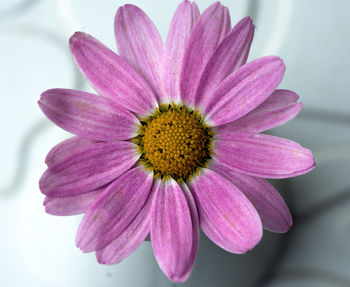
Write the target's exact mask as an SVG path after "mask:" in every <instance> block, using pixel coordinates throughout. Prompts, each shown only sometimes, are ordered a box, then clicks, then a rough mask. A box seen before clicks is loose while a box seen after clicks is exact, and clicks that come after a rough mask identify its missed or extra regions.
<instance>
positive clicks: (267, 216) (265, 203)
mask: <svg viewBox="0 0 350 287" xmlns="http://www.w3.org/2000/svg"><path fill="white" fill-rule="evenodd" d="M210 169H212V170H214V171H215V172H217V173H219V174H221V175H222V176H224V177H225V178H227V179H228V180H229V181H231V183H232V184H233V185H234V186H236V187H237V188H238V189H239V190H240V191H242V192H243V193H244V194H245V196H246V197H247V198H248V199H249V200H250V202H251V203H252V204H253V205H254V207H255V208H256V210H257V211H258V213H259V215H260V218H261V222H262V225H263V227H264V228H265V229H267V230H270V231H273V232H287V231H288V229H289V228H290V227H291V226H292V222H293V220H292V216H291V214H290V211H289V209H288V206H287V205H286V203H285V202H284V200H283V198H282V196H281V195H280V194H279V193H278V192H277V190H276V189H275V188H274V187H273V186H272V184H271V183H269V182H268V181H267V180H265V179H262V178H258V177H253V176H249V175H245V174H242V173H238V172H235V171H233V170H230V169H228V168H226V167H224V166H222V165H221V164H219V163H218V162H216V161H215V162H214V164H212V165H211V166H210Z"/></svg>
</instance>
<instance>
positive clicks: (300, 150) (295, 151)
mask: <svg viewBox="0 0 350 287" xmlns="http://www.w3.org/2000/svg"><path fill="white" fill-rule="evenodd" d="M217 137H218V139H217V141H216V142H215V149H214V153H215V155H216V156H217V160H218V162H220V163H221V164H222V165H224V166H226V167H227V168H230V169H232V170H234V171H238V172H241V173H245V174H249V175H253V176H257V177H267V178H286V177H293V176H297V175H300V174H304V173H307V172H309V171H310V170H312V169H313V168H314V167H315V162H314V158H313V156H312V153H311V151H310V150H308V149H306V148H304V147H302V146H301V145H299V144H298V143H296V142H293V141H290V140H287V139H283V138H279V137H275V136H270V135H264V134H254V135H252V134H232V133H229V132H228V133H220V134H218V135H217Z"/></svg>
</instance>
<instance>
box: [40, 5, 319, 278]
mask: <svg viewBox="0 0 350 287" xmlns="http://www.w3.org/2000/svg"><path fill="white" fill-rule="evenodd" d="M253 34H254V26H253V24H252V20H251V19H250V18H249V17H247V18H244V19H242V20H241V21H240V22H238V23H237V24H236V25H235V26H234V27H233V28H232V29H231V23H230V16H229V12H228V9H227V8H226V7H225V6H223V5H221V4H220V3H219V2H216V3H214V4H213V5H211V6H210V7H209V8H207V9H206V10H205V11H204V12H203V13H202V14H200V12H199V10H198V7H197V5H196V4H195V3H194V2H192V3H191V2H189V1H183V2H182V3H181V4H180V5H179V7H178V8H177V10H176V12H175V14H174V16H173V19H172V21H171V25H170V29H169V33H168V36H167V39H166V42H165V43H163V41H162V39H161V37H160V35H159V33H158V31H157V29H156V27H155V26H154V24H153V23H152V22H151V20H150V19H149V18H148V17H147V15H146V14H145V13H144V12H143V11H142V10H141V9H140V8H138V7H136V6H134V5H125V6H123V7H120V8H119V10H118V11H117V13H116V16H115V37H116V43H117V48H118V52H119V54H116V53H115V52H113V51H111V50H110V49H108V48H107V47H106V46H104V45H103V44H102V43H101V42H99V41H98V40H96V39H95V38H93V37H92V36H90V35H87V34H85V33H82V32H77V33H75V34H74V35H73V36H72V37H71V38H70V49H71V52H72V54H73V57H74V60H75V62H76V64H77V66H78V67H79V69H80V70H81V72H82V73H83V74H84V76H85V77H86V78H87V79H88V81H89V82H90V84H91V85H92V87H93V88H94V89H95V90H96V92H97V94H98V95H95V94H91V93H87V92H83V91H77V90H69V89H52V90H48V91H45V92H44V93H43V94H42V95H41V98H40V100H39V105H40V108H41V109H42V111H43V112H44V114H45V115H46V116H47V117H48V118H49V119H50V120H51V121H53V122H54V123H55V124H56V125H58V126H59V127H61V128H63V129H65V130H66V131H68V132H70V133H72V134H74V135H75V136H73V137H72V138H70V139H68V140H65V141H63V142H61V143H60V144H58V145H57V146H55V147H54V148H53V149H52V150H51V151H50V152H49V153H48V155H47V157H46V164H47V166H48V168H47V170H46V171H45V172H44V174H43V175H42V177H41V179H40V184H39V185H40V190H41V191H42V193H43V194H45V195H46V198H45V202H44V205H45V207H46V211H47V212H48V213H50V214H55V215H73V214H78V213H84V217H83V219H82V221H81V223H80V226H79V229H78V232H77V237H76V244H77V246H78V247H79V248H80V249H81V250H83V251H84V252H92V251H95V252H96V257H97V260H98V262H100V263H103V264H115V263H118V262H120V261H122V260H123V259H124V258H126V257H127V256H128V255H130V254H131V253H132V252H133V251H134V250H135V249H136V248H137V247H138V246H139V245H140V244H141V243H142V242H143V241H144V240H145V239H146V238H147V237H148V236H150V240H151V243H152V248H153V251H154V255H155V258H156V260H157V262H158V264H159V266H160V268H161V269H162V271H163V272H164V273H165V275H166V276H167V277H168V278H169V279H170V280H172V281H175V282H183V281H185V280H186V279H187V278H188V276H189V275H190V273H191V270H192V268H193V265H194V262H195V258H196V254H197V250H198V244H199V230H200V229H201V230H203V232H204V233H205V234H206V235H207V236H208V237H209V238H210V239H211V240H212V241H213V242H215V243H216V244H217V245H218V246H220V247H222V248H223V249H225V250H227V251H229V252H232V253H244V252H246V251H248V250H250V249H252V248H253V247H254V246H255V245H256V244H257V243H258V242H259V241H260V239H261V236H262V230H263V228H265V229H267V230H270V231H273V232H286V231H287V230H288V229H289V228H290V226H291V225H292V219H291V215H290V212H289V210H288V207H287V206H286V204H285V202H284V201H283V199H282V197H281V196H280V195H279V193H278V192H277V191H276V190H275V188H274V187H273V186H272V185H271V184H270V183H269V182H268V181H267V180H265V179H264V178H287V177H292V176H296V175H300V174H304V173H306V172H308V171H310V170H311V169H313V168H314V166H315V163H314V158H313V156H312V153H311V152H310V151H309V150H308V149H306V148H304V147H302V146H300V145H299V144H297V143H295V142H293V141H290V140H287V139H283V138H279V137H275V136H271V135H266V134H261V133H260V132H262V131H265V130H267V129H270V128H273V127H276V126H278V125H281V124H283V123H285V122H286V121H288V120H290V119H291V118H293V117H294V116H295V115H296V114H297V113H298V112H299V111H300V109H301V104H300V103H297V100H298V96H297V95H296V94H295V93H294V92H292V91H289V90H280V89H276V88H277V87H278V85H279V83H280V82H281V80H282V77H283V74H284V71H285V65H284V63H283V61H282V60H281V59H280V58H278V57H275V56H268V57H262V58H259V59H256V60H254V61H251V62H249V63H246V61H247V57H248V53H249V48H250V45H251V42H252V38H253Z"/></svg>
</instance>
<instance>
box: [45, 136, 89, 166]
mask: <svg viewBox="0 0 350 287" xmlns="http://www.w3.org/2000/svg"><path fill="white" fill-rule="evenodd" d="M92 142H94V141H91V140H88V139H84V138H81V137H77V136H74V137H71V138H69V139H66V140H64V141H62V142H60V143H59V144H57V145H55V146H54V147H53V148H52V149H51V150H50V151H49V153H48V154H47V156H46V158H45V163H46V164H47V165H48V166H52V165H54V164H55V163H56V161H57V160H60V159H61V158H62V156H65V155H67V154H69V153H71V152H73V151H77V150H79V149H80V147H81V145H85V144H89V143H92Z"/></svg>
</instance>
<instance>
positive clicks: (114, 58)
mask: <svg viewBox="0 0 350 287" xmlns="http://www.w3.org/2000/svg"><path fill="white" fill-rule="evenodd" d="M69 43H70V49H71V52H72V54H73V57H74V60H75V62H76V63H77V65H78V67H79V68H80V70H81V71H82V73H83V74H84V75H85V77H86V78H87V79H88V80H89V82H90V83H91V85H92V86H93V87H94V89H95V90H96V91H97V92H98V93H100V94H102V95H105V96H107V97H110V98H111V99H113V100H115V101H116V102H117V103H119V104H120V105H122V106H123V107H125V108H127V109H128V110H130V111H133V112H135V113H138V114H147V113H148V112H150V111H151V110H152V109H153V107H154V105H155V104H156V102H157V100H156V98H155V96H154V94H153V92H152V89H151V87H150V86H149V84H148V83H147V82H146V81H145V80H144V79H143V77H142V76H140V75H139V74H138V73H137V72H136V71H135V70H134V69H133V68H132V67H131V66H130V65H129V64H128V63H127V62H126V61H125V60H124V59H122V58H121V57H119V56H118V55H117V54H115V53H114V52H113V51H111V50H110V49H108V48H107V47H106V46H104V45H103V44H102V43H101V42H99V41H98V40H96V39H95V38H93V37H92V36H90V35H87V34H85V33H82V32H77V33H75V34H74V35H73V36H72V37H71V38H70V41H69Z"/></svg>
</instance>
